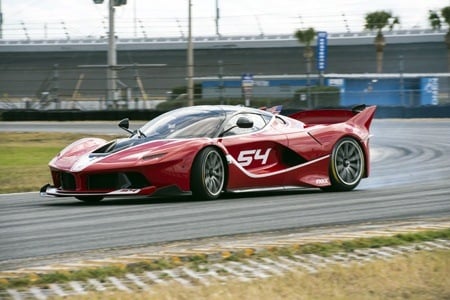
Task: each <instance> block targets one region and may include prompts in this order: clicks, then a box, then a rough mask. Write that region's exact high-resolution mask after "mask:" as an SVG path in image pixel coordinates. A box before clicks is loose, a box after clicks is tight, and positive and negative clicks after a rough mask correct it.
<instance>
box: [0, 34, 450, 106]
mask: <svg viewBox="0 0 450 300" xmlns="http://www.w3.org/2000/svg"><path fill="white" fill-rule="evenodd" d="M445 34H446V32H445V31H443V30H420V29H411V30H396V31H392V32H387V33H385V38H386V48H385V50H384V63H383V73H382V74H378V73H375V71H376V55H375V48H374V45H373V40H374V35H375V34H374V33H373V32H367V31H365V32H359V33H330V34H329V35H328V50H327V67H326V70H325V71H324V76H325V77H327V76H328V77H329V78H331V77H333V76H334V77H333V78H337V77H339V76H341V77H342V78H360V79H364V78H365V79H367V80H369V81H370V82H374V81H373V80H377V81H378V80H380V81H381V80H383V78H395V79H397V80H399V82H400V83H401V80H406V79H407V78H418V79H420V78H422V77H424V78H437V79H438V82H439V90H438V92H437V93H438V98H439V100H438V103H440V104H447V103H450V100H449V96H448V94H449V84H448V78H449V73H448V72H449V69H448V50H447V46H446V44H445ZM193 43H194V64H195V70H194V74H195V78H196V81H197V83H200V84H201V83H203V82H205V81H208V82H211V81H217V82H220V81H221V80H222V81H223V80H227V79H229V80H236V79H237V78H239V77H240V76H241V74H243V73H251V74H253V75H254V77H255V79H256V80H258V79H259V80H263V79H271V80H272V79H274V80H275V79H276V78H281V77H283V76H287V77H289V78H290V79H296V78H297V79H300V80H301V79H302V78H304V77H305V76H306V75H307V74H306V64H305V61H304V59H303V56H302V50H303V45H301V44H299V42H298V41H297V40H296V39H295V37H294V36H293V35H290V34H285V35H255V36H206V37H194V39H193ZM116 45H117V62H118V66H117V69H118V70H117V71H118V77H119V79H118V86H119V88H120V89H118V91H117V93H118V94H120V96H119V97H118V98H119V99H121V100H120V101H121V103H120V107H124V108H153V107H154V104H155V103H157V102H158V101H162V100H164V99H166V98H168V97H169V96H170V93H171V91H172V89H174V88H175V87H180V86H184V85H186V48H187V41H186V39H184V38H171V37H167V38H165V37H161V38H118V39H117V42H116ZM107 48H108V40H107V39H102V38H79V39H39V40H32V39H26V40H0V108H1V109H10V108H36V109H53V108H61V109H67V108H78V109H105V108H108V107H110V104H111V103H110V102H111V101H110V99H106V97H105V95H106V94H107V93H106V78H105V76H106V72H105V68H107V66H106V61H107V58H106V57H107ZM331 74H332V75H333V76H331ZM308 76H311V77H312V78H314V77H315V76H318V72H317V71H315V70H314V71H313V72H312V74H308ZM291 82H292V81H291ZM210 86H211V85H210ZM412 86H413V85H412ZM297 87H298V86H292V87H291V86H286V85H282V86H281V87H280V85H276V86H275V85H274V88H273V89H265V90H264V93H265V95H264V96H265V97H268V98H272V97H273V98H276V97H277V96H278V97H280V96H281V97H289V95H290V94H292V95H293V94H294V92H295V88H297ZM391 88H392V87H391ZM399 88H400V89H402V88H404V86H401V85H399ZM413 88H415V87H413ZM419 88H420V87H419ZM215 89H216V90H217V87H215ZM225 92H226V91H225ZM402 92H404V91H400V90H399V91H398V94H399V95H402ZM197 96H198V97H201V96H202V95H197ZM210 96H211V94H210ZM221 96H224V97H227V96H229V97H236V96H239V95H236V91H232V92H230V94H229V95H227V94H225V95H221ZM403 104H404V105H421V102H420V101H407V102H404V103H403Z"/></svg>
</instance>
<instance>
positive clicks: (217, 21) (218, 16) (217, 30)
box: [0, 0, 220, 37]
mask: <svg viewBox="0 0 450 300" xmlns="http://www.w3.org/2000/svg"><path fill="white" fill-rule="evenodd" d="M0 1H1V0H0ZM219 18H220V13H219V0H216V35H217V37H220V31H219Z"/></svg>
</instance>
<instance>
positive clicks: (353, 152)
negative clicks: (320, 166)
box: [323, 138, 365, 191]
mask: <svg viewBox="0 0 450 300" xmlns="http://www.w3.org/2000/svg"><path fill="white" fill-rule="evenodd" d="M364 169H365V161H364V153H363V151H362V149H361V146H360V145H359V143H358V142H357V141H356V140H354V139H353V138H343V139H341V140H339V141H338V142H337V144H336V145H335V146H334V148H333V152H332V154H331V161H330V180H331V186H329V187H325V188H323V189H324V190H327V191H350V190H353V189H354V188H355V187H356V186H357V185H358V184H359V182H360V181H361V178H362V176H363V173H364Z"/></svg>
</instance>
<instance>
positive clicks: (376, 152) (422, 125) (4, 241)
mask: <svg viewBox="0 0 450 300" xmlns="http://www.w3.org/2000/svg"><path fill="white" fill-rule="evenodd" d="M111 123H112V124H111V125H112V126H114V125H115V124H114V123H113V122H111ZM44 125H45V126H44ZM49 125H50V126H49ZM108 126H109V123H107V124H103V125H101V126H100V125H99V124H97V123H94V124H92V123H75V124H74V123H67V124H66V123H64V124H58V126H55V125H54V124H51V123H40V125H36V124H35V123H7V122H0V131H12V130H17V131H33V130H37V128H38V129H40V130H43V128H47V129H46V130H56V129H55V128H58V130H67V131H78V132H85V131H86V132H99V133H105V132H106V131H107V130H108ZM80 128H81V129H80ZM116 130H117V129H116V128H114V127H113V128H112V131H113V132H112V133H114V134H117V133H118V132H119V131H116ZM372 133H373V134H374V137H373V138H372V140H371V149H372V174H371V177H369V178H368V179H365V180H363V181H362V182H361V184H360V185H359V187H358V188H357V189H356V190H355V191H352V192H345V193H324V192H321V191H318V190H301V191H296V192H286V193H251V194H245V195H244V194H238V195H227V196H226V197H224V198H221V199H219V200H216V201H192V200H191V199H190V198H188V197H184V198H183V197H181V198H171V199H147V198H144V199H134V200H126V199H111V200H105V201H102V202H100V203H99V204H97V205H87V204H84V203H83V202H80V201H78V200H76V199H74V198H67V199H51V198H41V197H39V195H38V193H37V192H36V193H23V194H6V195H0V270H1V269H2V268H4V266H6V265H8V266H11V265H14V262H15V261H20V260H23V259H26V258H28V259H32V258H37V257H39V256H49V255H61V254H63V253H77V252H81V251H85V250H91V249H109V248H114V247H128V246H130V247H134V246H137V245H146V244H152V243H158V242H168V241H177V240H184V239H193V238H201V237H214V236H221V235H233V234H239V233H252V232H262V231H277V230H287V229H295V228H308V227H315V226H326V225H342V224H357V223H367V222H379V221H390V220H407V219H416V218H435V217H449V216H450V119H442V120H438V119H433V120H431V119H420V120H419V119H414V120H413V119H412V120H375V121H374V124H373V127H372ZM99 251H102V250H99ZM105 251H106V250H105Z"/></svg>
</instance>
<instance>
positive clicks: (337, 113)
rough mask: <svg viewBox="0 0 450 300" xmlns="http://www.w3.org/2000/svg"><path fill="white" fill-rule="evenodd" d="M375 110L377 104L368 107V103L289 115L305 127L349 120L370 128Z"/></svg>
mask: <svg viewBox="0 0 450 300" xmlns="http://www.w3.org/2000/svg"><path fill="white" fill-rule="evenodd" d="M375 110H376V106H369V107H366V105H364V104H363V105H358V106H355V107H353V108H352V109H351V110H347V109H318V110H305V111H299V112H296V113H294V114H292V115H289V117H290V118H292V119H296V120H299V121H301V122H303V123H304V124H305V127H310V126H314V125H330V124H336V123H343V122H348V123H353V124H357V125H360V126H364V127H366V128H367V129H369V127H370V124H371V123H372V119H373V116H374V114H375Z"/></svg>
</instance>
